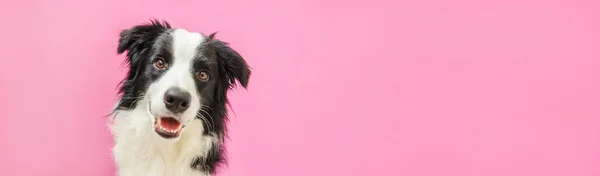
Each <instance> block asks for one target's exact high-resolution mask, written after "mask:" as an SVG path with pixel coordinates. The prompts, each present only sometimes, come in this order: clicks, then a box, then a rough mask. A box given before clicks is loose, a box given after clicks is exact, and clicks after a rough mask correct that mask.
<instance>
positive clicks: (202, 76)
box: [196, 70, 210, 82]
mask: <svg viewBox="0 0 600 176" xmlns="http://www.w3.org/2000/svg"><path fill="white" fill-rule="evenodd" d="M196 78H198V80H200V81H202V82H206V81H208V79H209V78H210V76H209V75H208V72H206V71H204V70H203V71H199V72H196Z"/></svg>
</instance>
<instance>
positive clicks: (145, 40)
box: [117, 19, 171, 55]
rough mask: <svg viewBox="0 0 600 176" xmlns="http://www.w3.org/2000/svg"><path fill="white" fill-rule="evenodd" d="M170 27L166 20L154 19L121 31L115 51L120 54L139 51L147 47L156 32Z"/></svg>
mask: <svg viewBox="0 0 600 176" xmlns="http://www.w3.org/2000/svg"><path fill="white" fill-rule="evenodd" d="M169 29H171V25H170V24H169V23H167V22H166V21H163V23H161V22H160V21H158V20H156V19H154V20H151V21H150V23H146V24H142V25H137V26H134V27H132V28H131V29H126V30H123V31H121V34H120V38H119V46H118V47H117V53H118V54H122V53H124V52H125V51H128V52H129V55H132V54H134V53H136V52H139V51H141V50H142V49H143V48H147V47H149V45H150V44H151V43H152V42H151V41H152V40H153V39H154V38H156V37H157V35H158V34H160V33H161V32H163V31H165V30H169Z"/></svg>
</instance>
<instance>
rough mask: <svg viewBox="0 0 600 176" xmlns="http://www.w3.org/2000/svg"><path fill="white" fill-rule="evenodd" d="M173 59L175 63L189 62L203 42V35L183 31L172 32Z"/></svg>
mask: <svg viewBox="0 0 600 176" xmlns="http://www.w3.org/2000/svg"><path fill="white" fill-rule="evenodd" d="M172 35H173V57H174V59H175V60H174V61H175V62H191V61H192V59H193V58H194V56H196V54H197V51H198V46H200V44H202V41H204V35H202V34H200V33H196V32H188V31H187V30H185V29H175V30H174V31H173V34H172Z"/></svg>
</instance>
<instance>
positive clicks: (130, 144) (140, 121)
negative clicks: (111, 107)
mask: <svg viewBox="0 0 600 176" xmlns="http://www.w3.org/2000/svg"><path fill="white" fill-rule="evenodd" d="M151 118H152V117H150V116H149V114H148V113H147V112H136V111H131V112H125V111H121V112H117V113H116V115H115V117H114V120H113V122H112V124H111V125H110V127H111V131H112V133H113V136H114V139H115V146H114V148H113V155H114V158H115V162H116V164H117V167H118V175H119V176H191V175H194V176H208V175H209V174H208V173H204V172H201V171H198V170H194V169H192V168H191V163H192V161H193V159H194V158H195V157H197V156H203V155H206V152H207V151H208V149H209V148H210V147H212V145H213V144H214V142H215V140H216V139H215V138H214V137H209V136H203V135H202V132H203V131H204V129H203V126H202V121H201V120H198V119H196V120H193V121H192V122H190V123H189V124H188V125H187V126H186V128H185V129H183V131H182V133H181V136H180V137H179V139H178V140H176V141H169V140H166V139H163V138H161V137H159V136H158V135H157V134H156V132H154V129H153V128H152V122H151Z"/></svg>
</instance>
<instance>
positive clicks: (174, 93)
mask: <svg viewBox="0 0 600 176" xmlns="http://www.w3.org/2000/svg"><path fill="white" fill-rule="evenodd" d="M190 99H191V96H190V93H188V92H186V91H184V90H182V89H180V88H175V87H174V88H170V89H169V90H167V92H165V106H166V107H167V109H168V110H170V111H171V112H173V113H181V112H183V111H185V110H186V109H187V108H189V107H190Z"/></svg>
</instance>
